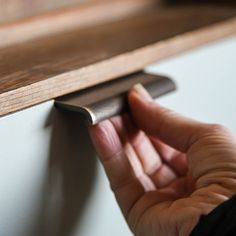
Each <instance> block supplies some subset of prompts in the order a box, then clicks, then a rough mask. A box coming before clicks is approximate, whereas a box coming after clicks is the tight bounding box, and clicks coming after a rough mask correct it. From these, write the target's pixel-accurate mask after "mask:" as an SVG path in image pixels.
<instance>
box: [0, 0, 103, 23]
mask: <svg viewBox="0 0 236 236" xmlns="http://www.w3.org/2000/svg"><path fill="white" fill-rule="evenodd" d="M97 1H99V0H40V1H39V0H30V1H25V0H0V24H2V23H7V22H12V21H15V20H19V19H22V18H26V17H30V16H34V15H38V14H40V13H43V12H48V11H52V10H57V9H61V8H66V7H70V6H73V5H83V4H87V3H91V2H97ZM100 1H101V0H100Z"/></svg>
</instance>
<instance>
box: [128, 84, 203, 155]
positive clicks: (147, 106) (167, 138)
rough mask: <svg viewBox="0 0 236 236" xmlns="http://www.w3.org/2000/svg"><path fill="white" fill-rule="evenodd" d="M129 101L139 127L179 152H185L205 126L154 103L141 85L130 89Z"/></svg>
mask: <svg viewBox="0 0 236 236" xmlns="http://www.w3.org/2000/svg"><path fill="white" fill-rule="evenodd" d="M129 103H130V109H131V112H132V116H133V119H134V121H135V122H136V124H137V125H138V126H139V127H140V128H141V129H143V130H144V131H145V132H147V133H148V134H149V135H152V136H155V137H158V138H159V139H160V140H162V141H163V142H165V143H167V144H169V145H170V146H171V147H174V148H175V149H177V150H179V151H181V152H187V150H188V149H189V147H190V146H191V144H192V143H194V142H195V140H196V139H197V138H198V135H199V134H201V132H202V130H204V128H205V125H204V124H203V123H200V122H196V121H194V120H191V119H188V118H185V117H182V116H180V115H178V114H175V113H174V112H173V111H171V110H169V109H167V108H164V107H161V106H160V105H158V104H155V103H154V102H153V101H152V99H151V97H150V95H149V94H148V93H147V91H146V90H145V89H144V88H143V87H142V86H141V85H136V86H134V88H133V89H132V90H131V92H130V93H129Z"/></svg>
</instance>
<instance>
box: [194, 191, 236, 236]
mask: <svg viewBox="0 0 236 236" xmlns="http://www.w3.org/2000/svg"><path fill="white" fill-rule="evenodd" d="M190 236H236V195H235V196H234V197H232V198H231V199H229V200H227V201H225V202H224V203H222V204H221V205H219V206H218V207H216V208H215V209H214V210H213V211H212V212H211V213H210V214H208V215H203V216H201V217H200V220H199V222H198V224H197V225H196V227H195V228H194V229H193V231H192V233H191V234H190Z"/></svg>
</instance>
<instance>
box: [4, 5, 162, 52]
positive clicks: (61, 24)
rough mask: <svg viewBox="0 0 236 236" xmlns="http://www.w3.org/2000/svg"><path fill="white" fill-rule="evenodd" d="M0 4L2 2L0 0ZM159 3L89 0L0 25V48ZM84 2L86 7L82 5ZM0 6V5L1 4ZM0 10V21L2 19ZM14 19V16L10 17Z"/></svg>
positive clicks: (113, 18) (80, 26)
mask: <svg viewBox="0 0 236 236" xmlns="http://www.w3.org/2000/svg"><path fill="white" fill-rule="evenodd" d="M0 1H1V0H0ZM158 1H159V0H91V1H84V4H82V3H81V4H79V6H78V7H73V8H69V9H62V10H58V11H52V12H50V13H48V14H47V13H45V14H40V15H36V16H33V17H30V18H27V19H22V20H18V21H16V22H12V23H8V24H3V25H1V24H0V48H1V47H6V46H11V45H13V44H17V43H23V42H27V41H29V40H32V39H35V38H37V39H38V38H40V37H46V36H50V35H53V34H58V33H60V32H66V31H70V30H73V29H78V28H85V27H90V26H95V25H99V24H104V23H107V22H111V21H115V20H118V19H122V18H125V17H127V16H128V17H130V16H132V15H135V14H137V13H139V12H144V11H146V10H148V9H151V8H153V7H156V6H157V3H158ZM85 2H86V4H85ZM0 6H1V3H0ZM1 11H3V9H2V10H1V7H0V18H1ZM13 16H14V14H13Z"/></svg>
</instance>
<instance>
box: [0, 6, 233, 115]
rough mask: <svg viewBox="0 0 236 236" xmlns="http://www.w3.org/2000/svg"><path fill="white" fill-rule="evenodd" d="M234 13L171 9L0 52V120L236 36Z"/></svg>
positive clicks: (218, 9) (229, 10) (203, 8)
mask: <svg viewBox="0 0 236 236" xmlns="http://www.w3.org/2000/svg"><path fill="white" fill-rule="evenodd" d="M235 16H236V9H234V8H232V7H231V8H223V7H214V6H175V7H163V8H157V9H152V10H149V11H145V12H143V13H142V14H141V13H140V14H138V15H137V16H133V17H130V18H128V19H125V20H119V21H116V22H110V23H107V24H103V25H99V26H96V27H95V26H94V27H87V28H80V29H74V30H73V31H70V32H65V33H60V34H57V35H54V36H52V35H51V36H48V37H45V38H39V39H34V40H32V41H29V42H25V43H22V44H19V45H15V46H9V47H5V48H2V49H0V116H2V115H6V114H9V113H12V112H15V111H18V110H20V109H23V108H26V107H29V106H32V105H35V104H38V103H41V102H44V101H47V100H50V99H53V98H55V97H58V96H61V95H65V94H67V93H71V92H74V91H76V90H81V89H84V88H87V87H90V86H93V85H96V84H99V83H102V82H105V81H108V80H111V79H114V78H117V77H119V76H123V75H126V74H129V73H132V72H135V71H137V70H140V69H142V68H143V67H145V66H146V65H148V64H150V63H152V62H155V61H158V60H160V59H163V58H166V57H169V56H172V55H175V54H177V53H180V52H183V51H185V50H188V49H191V48H193V47H196V46H200V45H203V44H205V43H208V42H211V41H213V40H217V39H221V38H223V37H227V36H229V35H232V34H234V33H236V18H235Z"/></svg>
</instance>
